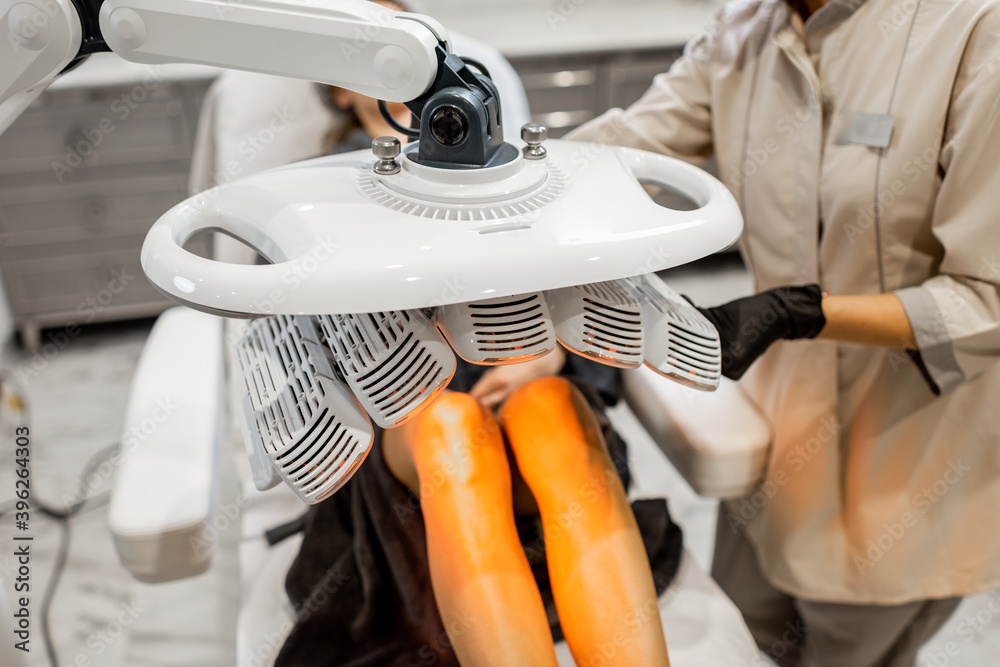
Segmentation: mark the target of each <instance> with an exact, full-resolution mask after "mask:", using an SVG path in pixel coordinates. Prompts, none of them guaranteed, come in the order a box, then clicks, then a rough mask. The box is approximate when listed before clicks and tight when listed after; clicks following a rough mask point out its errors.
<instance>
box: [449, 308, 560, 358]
mask: <svg viewBox="0 0 1000 667" xmlns="http://www.w3.org/2000/svg"><path fill="white" fill-rule="evenodd" d="M434 323H435V324H437V326H438V328H439V329H441V331H442V332H443V333H444V335H445V337H446V338H447V339H448V342H449V343H451V346H452V348H454V349H455V352H456V353H458V356H460V357H462V358H463V359H465V360H466V361H468V362H470V363H473V364H483V365H487V366H499V365H502V364H516V363H520V362H522V361H530V360H532V359H537V358H538V357H542V356H545V355H546V354H548V353H549V352H551V351H552V350H553V349H555V346H556V336H555V331H554V330H553V328H552V318H551V316H550V315H549V308H548V304H547V303H546V302H545V298H544V296H543V295H542V294H541V293H539V292H535V293H532V294H518V295H516V296H509V297H499V298H496V299H486V300H483V301H475V302H472V303H459V304H454V305H450V306H440V307H438V308H437V310H435V311H434Z"/></svg>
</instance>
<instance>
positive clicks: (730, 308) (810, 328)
mask: <svg viewBox="0 0 1000 667" xmlns="http://www.w3.org/2000/svg"><path fill="white" fill-rule="evenodd" d="M822 299H823V296H822V292H821V291H820V288H819V285H795V286H790V287H777V288H775V289H772V290H768V291H766V292H761V293H760V294H754V295H753V296H748V297H744V298H742V299H736V300H735V301H730V302H729V303H725V304H723V305H721V306H716V307H714V308H698V310H699V311H700V312H701V314H702V315H704V316H705V317H707V318H708V320H709V322H711V323H712V324H714V325H715V328H716V329H718V330H719V339H720V341H721V343H722V374H723V375H725V376H726V377H727V378H729V379H731V380H738V379H740V378H741V377H742V376H743V373H745V372H746V370H747V369H748V368H750V364H752V363H753V362H754V361H756V360H757V357H759V356H760V355H762V354H764V352H765V351H766V350H767V348H769V347H770V346H771V344H772V343H773V342H775V341H776V340H780V339H782V338H784V339H786V340H792V339H795V338H815V337H816V336H817V335H818V334H819V332H820V331H821V330H822V329H823V327H824V326H825V325H826V318H825V317H824V316H823V308H822V307H821V302H822ZM695 307H696V308H697V306H695Z"/></svg>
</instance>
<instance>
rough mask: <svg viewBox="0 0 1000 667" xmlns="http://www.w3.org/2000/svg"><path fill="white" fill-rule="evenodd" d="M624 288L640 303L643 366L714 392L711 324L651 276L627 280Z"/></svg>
mask: <svg viewBox="0 0 1000 667" xmlns="http://www.w3.org/2000/svg"><path fill="white" fill-rule="evenodd" d="M626 284H627V285H629V286H630V288H631V289H632V291H633V294H635V296H636V297H637V298H638V299H639V300H640V302H641V303H642V321H643V328H644V329H645V330H646V350H645V362H646V365H647V366H649V367H650V368H652V369H653V370H655V371H656V372H657V373H660V374H661V375H665V376H666V377H668V378H670V379H671V380H674V381H676V382H680V383H681V384H685V385H687V386H689V387H693V388H694V389H700V390H702V391H713V390H715V388H716V387H718V386H719V378H720V377H721V376H722V348H721V345H720V343H719V332H718V331H716V330H715V327H714V326H712V323H711V322H709V321H708V320H707V319H706V318H705V316H704V315H702V314H701V313H699V312H698V310H697V309H695V307H694V306H692V305H691V304H690V303H688V302H687V301H686V300H685V299H684V298H683V297H682V296H680V295H679V294H677V292H675V291H674V290H672V289H670V288H669V287H668V286H667V284H666V283H664V282H663V281H662V280H660V278H659V277H657V276H656V275H655V274H647V275H643V276H635V277H633V278H629V279H628V280H627V281H626Z"/></svg>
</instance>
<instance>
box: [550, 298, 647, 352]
mask: <svg viewBox="0 0 1000 667" xmlns="http://www.w3.org/2000/svg"><path fill="white" fill-rule="evenodd" d="M545 299H546V301H548V303H549V311H550V312H551V313H552V320H553V322H554V323H555V328H556V337H557V338H558V339H559V342H560V343H562V345H563V347H565V348H566V349H568V350H570V351H571V352H575V353H577V354H579V355H580V356H583V357H586V358H588V359H593V360H594V361H599V362H601V363H602V364H607V365H608V366H614V367H616V368H638V367H639V366H641V365H642V362H643V349H644V344H643V341H644V338H645V336H644V333H643V327H642V308H641V306H640V305H639V301H638V300H637V299H636V298H635V296H633V294H632V293H631V292H630V291H629V289H628V287H627V285H626V284H625V283H624V282H623V281H621V280H610V281H606V282H602V283H589V284H587V285H577V286H575V287H565V288H563V289H558V290H550V291H548V292H546V293H545Z"/></svg>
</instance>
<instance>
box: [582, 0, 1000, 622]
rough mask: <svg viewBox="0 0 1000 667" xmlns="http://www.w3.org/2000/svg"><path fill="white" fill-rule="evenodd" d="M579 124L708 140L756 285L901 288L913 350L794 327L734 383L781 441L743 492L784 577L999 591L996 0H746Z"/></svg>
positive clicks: (883, 589) (760, 540)
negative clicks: (624, 103)
mask: <svg viewBox="0 0 1000 667" xmlns="http://www.w3.org/2000/svg"><path fill="white" fill-rule="evenodd" d="M890 130H891V133H890ZM572 138H575V139H589V140H592V141H598V142H602V141H603V142H607V143H613V144H623V145H630V146H635V147H638V148H643V149H646V150H651V151H656V152H660V153H666V154H668V155H673V156H676V157H679V158H681V159H684V160H687V161H690V162H693V163H702V162H704V161H705V160H707V159H708V158H709V157H711V156H712V155H715V156H716V157H717V159H718V163H719V168H720V174H721V178H722V180H723V182H725V184H726V185H727V186H728V187H729V188H730V190H731V191H732V192H733V194H734V195H735V196H736V198H737V200H738V201H739V203H740V205H741V207H742V210H743V213H744V216H745V221H746V228H745V231H744V234H743V237H742V239H741V251H742V252H743V256H744V258H745V260H746V262H747V264H748V265H749V267H750V269H751V271H752V272H753V275H754V277H755V279H756V284H757V287H758V289H759V290H765V289H769V288H771V287H776V286H779V285H788V284H801V283H809V282H818V283H819V284H820V285H821V286H822V287H823V289H825V290H830V291H831V292H833V293H834V294H876V293H880V292H895V293H896V294H898V295H899V297H900V299H901V300H902V302H903V305H904V307H905V309H906V312H907V315H908V316H909V319H910V322H911V324H912V325H913V328H914V330H915V332H916V335H917V340H918V343H919V346H920V355H919V358H918V360H917V361H916V362H915V361H914V360H912V359H911V358H910V357H909V356H907V355H906V354H905V353H904V352H901V351H895V350H890V349H886V348H878V347H873V346H862V345H853V344H846V343H833V342H825V341H792V342H781V343H778V344H776V345H775V346H774V347H772V349H771V350H770V351H769V352H768V353H767V354H765V355H764V356H763V357H762V358H761V359H760V360H759V361H758V362H757V363H756V364H755V365H754V366H753V367H752V368H751V371H750V372H749V373H748V374H747V376H746V377H745V379H744V381H743V385H744V386H745V388H746V389H747V390H748V391H749V392H750V393H751V395H752V396H753V397H754V398H755V400H756V401H757V402H758V403H759V405H760V406H761V407H762V409H763V410H764V411H765V412H766V414H767V415H768V416H769V417H770V419H771V420H772V422H773V424H774V428H775V432H776V439H775V443H774V449H773V451H772V455H771V458H770V461H769V464H768V471H767V475H766V477H765V481H764V483H763V484H762V485H761V487H760V488H759V490H758V491H757V492H756V493H755V494H754V495H753V496H750V497H749V498H747V499H744V500H742V501H737V502H734V503H731V504H730V509H731V511H732V512H734V513H735V515H736V518H735V520H734V522H733V523H734V524H742V525H745V526H746V530H747V533H748V535H749V537H750V539H751V541H752V543H753V544H754V545H755V548H756V550H757V552H758V555H759V557H760V560H761V563H762V567H763V569H764V571H765V574H766V575H767V577H768V578H769V579H770V580H771V581H772V583H773V584H775V585H776V586H778V587H779V588H781V589H783V590H786V591H788V592H790V593H792V594H794V595H797V596H799V597H802V598H806V599H813V600H822V601H832V602H849V603H856V604H895V603H902V602H906V601H910V600H915V599H921V598H936V597H945V596H952V595H963V594H970V593H974V592H978V591H984V590H989V589H992V588H995V587H997V586H998V585H1000V366H998V364H997V361H998V359H1000V290H998V285H1000V6H998V2H997V1H996V0H968V1H963V0H867V2H865V1H864V0H833V1H832V2H831V3H829V4H828V5H826V6H825V7H823V9H821V10H820V11H818V12H817V13H815V14H814V15H812V16H811V17H810V18H809V20H808V21H807V22H806V23H805V25H804V26H803V24H802V22H801V20H800V19H799V17H798V15H797V14H793V13H792V12H791V11H790V9H789V7H788V5H787V4H785V3H784V2H781V1H780V0H753V1H749V2H737V3H733V4H730V5H727V6H726V7H725V8H724V9H723V10H722V11H721V12H720V14H719V15H718V17H717V20H716V22H715V23H714V24H713V25H711V26H710V27H709V28H708V29H707V30H706V31H705V32H704V33H703V34H702V35H700V36H699V37H697V38H696V39H694V40H693V41H692V42H691V43H689V44H688V47H687V49H686V51H685V56H684V57H683V58H681V59H680V60H678V61H677V62H676V63H675V64H674V66H673V67H672V68H671V70H670V71H669V72H668V73H665V74H662V75H660V76H658V77H657V78H656V79H655V80H654V82H653V85H652V87H651V88H650V89H649V90H648V91H647V92H646V94H645V95H644V96H643V98H642V99H641V100H640V101H638V102H637V103H636V104H635V105H633V106H632V107H630V108H629V109H627V110H624V111H623V110H620V109H614V110H611V111H609V112H608V113H607V114H605V115H604V116H602V117H600V118H598V119H596V120H595V121H593V122H591V123H589V124H588V125H586V126H584V127H583V128H581V129H580V130H578V131H577V132H576V133H575V134H574V135H573V137H572Z"/></svg>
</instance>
